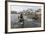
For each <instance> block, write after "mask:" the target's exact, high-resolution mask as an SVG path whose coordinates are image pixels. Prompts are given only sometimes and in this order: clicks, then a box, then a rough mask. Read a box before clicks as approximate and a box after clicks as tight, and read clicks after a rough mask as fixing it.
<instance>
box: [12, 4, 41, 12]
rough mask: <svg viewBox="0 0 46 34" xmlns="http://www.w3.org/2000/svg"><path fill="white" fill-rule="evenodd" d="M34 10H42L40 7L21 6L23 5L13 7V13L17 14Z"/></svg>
mask: <svg viewBox="0 0 46 34" xmlns="http://www.w3.org/2000/svg"><path fill="white" fill-rule="evenodd" d="M28 8H29V9H33V11H34V10H37V9H39V8H41V7H40V6H23V5H22V6H21V5H19V6H18V5H14V6H11V11H17V12H20V11H23V10H27V9H28Z"/></svg>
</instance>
